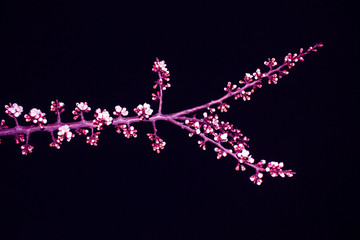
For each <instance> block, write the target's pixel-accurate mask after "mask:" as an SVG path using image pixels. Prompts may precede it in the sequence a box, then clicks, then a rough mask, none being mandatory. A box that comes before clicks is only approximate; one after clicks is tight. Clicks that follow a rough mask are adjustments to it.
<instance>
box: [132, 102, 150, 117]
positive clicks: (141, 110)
mask: <svg viewBox="0 0 360 240" xmlns="http://www.w3.org/2000/svg"><path fill="white" fill-rule="evenodd" d="M134 112H135V113H136V114H137V115H138V117H139V118H140V120H144V118H147V119H148V118H149V117H150V115H151V114H152V113H153V110H152V109H151V107H150V104H148V103H144V105H141V104H139V105H138V106H137V107H136V108H134Z"/></svg>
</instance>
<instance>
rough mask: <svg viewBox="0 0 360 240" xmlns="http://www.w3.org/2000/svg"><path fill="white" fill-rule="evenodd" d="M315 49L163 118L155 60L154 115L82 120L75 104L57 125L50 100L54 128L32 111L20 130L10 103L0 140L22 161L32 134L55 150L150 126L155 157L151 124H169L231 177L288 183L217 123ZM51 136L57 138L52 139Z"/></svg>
mask: <svg viewBox="0 0 360 240" xmlns="http://www.w3.org/2000/svg"><path fill="white" fill-rule="evenodd" d="M319 47H322V44H321V43H318V44H316V45H314V46H313V47H310V48H308V49H307V50H306V51H304V49H300V52H299V53H293V54H292V53H289V54H287V55H286V56H285V58H284V61H283V63H282V64H280V65H279V64H278V62H277V61H276V59H275V58H268V60H267V61H265V62H264V65H265V66H266V67H268V68H269V69H268V70H267V71H265V72H262V71H261V70H260V69H256V71H255V72H253V73H251V74H250V73H246V74H245V76H244V78H243V79H241V80H240V81H239V84H233V83H231V82H228V83H227V85H226V87H225V88H224V90H225V91H226V94H225V95H224V96H222V97H220V98H218V99H215V100H212V101H210V102H208V103H206V104H203V105H199V106H196V107H193V108H189V109H186V110H183V111H179V112H176V113H170V114H163V113H162V111H161V109H162V104H163V91H164V90H166V89H167V88H168V87H170V83H169V76H170V73H169V71H168V69H167V68H166V64H165V61H163V60H161V61H160V60H159V59H157V58H156V61H155V62H154V65H153V68H152V71H154V72H156V73H158V79H157V80H156V81H155V85H154V89H158V91H157V92H156V93H153V94H152V100H154V101H158V102H159V108H158V111H157V113H156V114H154V115H153V113H154V110H153V109H152V108H151V106H150V104H148V103H144V104H138V106H137V107H136V108H134V109H133V110H134V112H135V114H136V115H135V116H128V115H129V112H128V110H127V108H126V107H121V106H120V105H116V106H115V110H114V111H113V112H112V114H113V116H112V115H111V113H110V112H109V111H107V110H106V109H100V108H97V109H96V110H95V113H94V115H93V118H92V119H90V120H86V119H85V116H84V114H85V113H89V112H90V111H91V108H90V107H89V105H88V104H87V102H80V103H76V107H75V109H74V110H72V114H73V119H74V120H77V121H74V122H68V123H64V122H62V121H61V114H62V113H63V112H64V111H65V104H64V103H63V102H60V101H58V100H55V101H51V105H50V111H52V112H54V113H55V114H56V115H57V121H56V122H55V123H51V124H48V122H47V119H46V117H45V115H46V114H45V113H43V112H42V111H41V110H40V109H37V108H32V109H31V110H30V112H29V113H27V114H25V115H24V118H25V121H26V122H31V123H33V125H29V126H22V125H20V123H19V121H18V118H19V117H20V116H21V114H22V112H23V107H22V106H20V105H18V104H17V103H9V104H8V105H5V113H6V114H7V115H8V116H9V117H10V118H12V119H13V121H14V122H15V127H12V128H9V127H8V126H7V125H6V124H5V120H3V119H2V120H1V121H0V137H1V136H11V135H12V136H14V137H15V142H16V143H17V144H19V143H24V144H23V145H21V147H20V149H21V152H22V154H23V155H27V154H28V153H31V152H32V151H33V149H34V147H33V146H32V145H30V144H29V139H30V134H32V133H33V132H48V133H50V136H51V138H52V142H51V143H50V144H49V145H50V146H51V147H55V148H57V149H59V148H60V146H61V145H62V143H63V142H65V140H66V141H67V142H69V141H70V140H71V139H72V138H74V137H75V133H76V134H78V135H86V143H88V144H90V145H93V146H97V145H98V141H99V135H100V133H101V132H100V131H101V130H103V128H104V127H105V126H109V125H113V126H114V127H115V129H116V132H118V133H123V134H124V136H125V137H126V138H131V137H134V138H136V137H137V130H136V129H135V127H134V126H133V124H136V123H141V122H149V123H151V124H152V126H153V131H154V132H153V133H147V136H148V138H149V139H150V141H151V142H152V143H151V145H152V148H153V150H154V151H155V152H157V153H160V151H161V150H163V149H164V147H165V145H166V142H165V141H164V140H163V139H162V138H160V137H159V136H158V133H157V131H158V130H157V127H156V122H157V121H168V122H170V123H172V124H174V125H176V126H179V127H181V128H182V129H184V130H187V131H188V132H189V136H190V137H193V136H194V137H197V138H199V140H198V144H199V146H200V147H201V148H202V149H203V150H206V148H207V145H208V144H212V145H214V151H215V152H216V155H217V158H218V159H220V158H224V157H228V156H231V157H233V158H234V159H235V160H236V167H235V170H236V171H239V170H241V171H245V170H246V169H247V168H252V169H254V170H255V174H253V175H251V176H250V180H251V181H252V182H253V183H255V184H257V185H261V184H262V182H263V178H264V174H269V175H270V176H272V177H277V176H280V177H286V176H287V177H292V176H293V175H294V174H295V172H293V171H292V170H291V169H287V170H286V169H284V163H283V162H275V161H272V162H268V163H267V164H266V161H265V160H260V161H258V162H256V161H255V159H254V158H253V156H252V155H251V154H250V151H249V144H248V142H249V138H247V137H246V136H244V135H243V134H242V132H241V130H240V129H238V128H237V127H235V126H234V125H233V124H231V123H230V122H227V121H222V120H220V116H219V114H222V113H225V112H228V111H229V110H230V104H229V103H227V102H225V101H227V100H230V99H231V98H232V97H233V98H234V99H235V100H237V99H243V100H244V101H247V100H250V96H251V95H252V94H253V93H254V91H255V90H256V89H258V88H261V87H262V80H264V79H267V82H268V83H269V84H271V83H274V84H276V83H278V80H279V79H280V78H282V77H283V76H285V75H287V74H288V73H289V70H290V69H291V68H293V67H294V66H295V64H296V63H297V62H302V61H304V56H305V55H307V54H309V53H310V52H315V51H317V48H319ZM217 111H218V112H219V114H218V113H217ZM79 118H80V119H79ZM72 130H73V131H74V132H75V133H73V132H72ZM55 133H57V136H56V137H55ZM0 143H1V139H0Z"/></svg>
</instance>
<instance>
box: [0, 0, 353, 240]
mask: <svg viewBox="0 0 360 240" xmlns="http://www.w3.org/2000/svg"><path fill="white" fill-rule="evenodd" d="M169 2H170V1H168V2H167V3H159V2H153V1H148V2H145V3H141V2H136V3H135V2H133V3H124V2H119V1H109V2H107V3H100V2H93V3H90V2H87V3H85V4H76V3H71V4H65V3H63V2H54V1H52V3H48V4H40V3H31V4H29V3H28V4H20V3H19V4H13V5H11V6H4V7H3V8H2V10H1V11H2V14H1V47H0V53H1V54H0V55H1V57H0V59H1V71H0V79H1V80H0V81H1V86H0V89H1V94H0V104H2V105H3V106H4V105H5V104H8V103H9V102H12V103H14V102H16V103H18V104H20V105H22V106H23V107H24V112H28V111H29V110H30V109H31V108H33V107H36V108H40V109H41V110H42V111H43V112H46V113H47V117H48V120H49V121H50V122H53V121H54V120H55V117H54V114H52V113H51V112H50V111H49V106H50V101H52V100H55V99H59V100H60V101H62V102H64V103H65V108H66V111H65V113H64V114H63V117H62V120H63V121H64V122H68V121H71V120H72V117H71V111H72V110H73V108H74V106H75V103H76V102H80V101H87V102H88V103H89V105H90V107H91V108H92V109H93V110H95V109H96V108H98V107H100V108H106V109H108V110H109V111H110V110H111V111H112V109H113V108H114V106H115V105H118V104H120V105H121V106H125V107H127V108H128V109H129V110H131V109H133V108H135V107H136V106H137V105H138V104H143V103H144V102H148V103H151V104H152V106H153V108H154V109H155V106H156V105H155V103H154V102H153V101H151V93H152V92H153V89H152V86H153V81H154V80H155V79H156V74H155V73H153V72H152V71H151V68H152V64H153V61H154V60H155V58H156V57H159V58H160V59H164V60H165V61H166V63H167V64H168V69H169V70H170V73H171V85H172V87H171V88H169V89H168V90H167V91H165V96H164V105H163V109H164V112H165V113H171V112H176V111H179V110H183V109H186V108H189V107H193V106H196V105H199V104H203V103H205V102H208V101H210V100H212V99H216V98H218V97H221V96H222V94H224V91H223V88H224V86H225V85H226V83H227V82H228V81H232V82H234V83H235V82H237V81H238V80H239V79H241V78H242V77H243V76H244V74H245V73H246V72H253V71H255V70H256V68H259V67H260V68H262V69H263V70H265V69H266V68H265V67H264V66H263V62H264V60H267V58H269V57H276V58H277V60H278V62H279V63H280V62H281V60H282V59H283V57H284V56H285V55H286V54H287V53H288V52H297V51H298V50H299V49H300V48H301V47H303V48H307V47H309V46H311V45H313V44H315V43H316V42H323V43H324V47H323V48H321V49H320V50H319V52H318V53H313V54H311V55H308V56H306V58H305V62H304V63H299V64H297V65H296V66H295V68H294V69H293V70H291V72H290V75H289V76H288V77H286V78H284V79H282V80H280V81H279V83H278V84H277V85H275V86H274V85H270V86H269V85H267V84H264V87H263V88H262V89H260V90H258V91H257V92H256V93H255V94H254V95H253V96H252V100H251V101H249V102H242V101H236V102H235V101H233V100H231V101H230V102H229V101H228V103H230V105H231V108H230V111H229V112H228V113H227V114H223V115H221V117H222V119H223V120H226V121H230V122H231V123H233V124H234V125H235V126H237V127H239V128H240V129H242V131H243V133H244V134H245V135H246V136H248V137H249V138H250V140H251V141H250V151H251V154H252V155H253V156H254V158H255V159H262V158H264V159H267V160H268V161H283V162H284V163H285V167H287V168H291V169H293V170H295V171H296V172H297V175H295V177H293V178H287V179H281V178H271V177H269V176H266V177H265V179H264V183H263V185H262V186H260V187H259V186H256V185H254V184H252V183H251V182H250V181H249V179H248V178H249V177H250V176H251V175H252V174H253V172H252V170H251V169H249V170H248V171H246V172H244V173H239V172H236V171H235V170H234V167H235V161H234V159H231V158H229V157H228V158H225V159H221V160H217V159H216V154H215V153H214V152H213V150H212V149H213V148H212V147H210V146H209V147H208V150H207V151H203V150H201V149H200V148H199V147H198V145H197V140H198V139H195V138H194V139H191V138H188V137H187V132H186V131H183V130H181V129H179V128H178V127H176V126H173V125H171V124H170V123H165V122H159V123H158V124H157V127H158V134H159V136H160V137H162V138H163V139H164V140H165V141H166V142H167V145H166V148H165V150H164V151H163V152H162V153H160V154H156V153H154V152H153V151H152V148H151V144H150V141H149V140H148V139H147V137H146V133H148V132H151V131H152V128H151V125H150V124H136V125H135V128H136V129H138V135H139V136H138V137H137V138H136V139H133V138H132V139H130V140H128V139H126V138H124V137H123V136H122V135H118V134H117V133H116V132H115V131H114V130H113V128H112V127H108V128H106V129H105V130H104V131H103V132H102V134H101V135H100V142H99V146H98V147H92V146H89V145H88V144H86V143H85V138H84V137H80V136H76V137H75V138H74V139H73V140H72V141H71V142H70V143H66V144H64V145H63V146H62V148H61V149H60V150H56V149H53V148H52V149H50V148H49V147H48V144H49V143H50V142H51V139H50V136H49V135H48V134H46V133H36V134H32V135H31V138H30V144H31V145H34V146H35V149H34V152H33V153H32V154H31V155H29V156H22V155H21V153H20V149H19V148H20V146H18V145H16V144H15V143H14V142H13V140H12V139H11V137H2V144H1V145H0V172H1V174H0V179H1V181H0V187H1V189H0V190H1V193H0V197H1V199H2V204H1V213H0V215H1V219H2V220H3V221H4V223H3V224H1V225H0V238H1V239H250V238H251V239H295V238H302V237H304V238H306V239H356V236H359V235H358V234H359V230H358V227H359V218H358V215H357V214H356V210H357V208H356V207H355V206H356V205H355V204H356V203H357V201H356V200H355V199H356V194H357V193H358V186H356V185H355V181H356V175H357V172H356V171H355V169H356V168H355V166H354V165H355V163H356V162H357V161H358V159H359V158H358V157H357V156H358V154H356V153H355V151H354V150H355V149H356V148H355V147H354V148H352V144H354V146H355V144H358V138H357V137H358V135H357V133H356V131H357V130H358V129H357V128H356V127H353V126H358V120H356V118H355V116H356V113H358V112H359V111H358V104H357V101H358V99H357V98H356V97H357V96H358V93H357V92H356V91H354V90H355V89H356V87H355V86H356V85H355V82H356V81H357V80H358V74H356V72H357V66H356V65H355V63H356V62H358V60H356V57H357V56H358V50H359V47H358V37H357V34H359V25H356V24H355V23H354V21H355V19H356V14H355V13H354V11H352V9H354V6H353V5H352V4H350V3H349V4H348V3H347V2H344V1H341V2H336V3H329V2H328V1H323V2H319V1H312V2H304V1H287V2H282V3H279V2H274V1H268V2H265V1H253V3H249V1H246V2H245V1H244V2H242V1H237V2H236V3H233V2H226V1H224V2H222V3H219V1H217V3H209V2H207V1H204V2H202V3H194V2H192V3H187V2H179V3H178V4H175V3H172V4H170V3H169ZM295 2H298V3H295ZM130 114H131V115H132V114H133V113H130ZM90 116H91V115H88V119H90ZM0 118H1V119H6V122H7V123H8V124H9V125H10V126H13V123H12V122H11V119H10V118H8V117H7V116H6V114H5V112H4V109H3V112H2V113H1V117H0ZM21 123H22V124H25V121H23V119H22V120H21ZM9 233H10V235H7V234H9ZM1 236H3V237H1Z"/></svg>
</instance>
